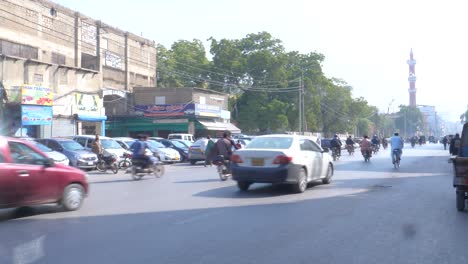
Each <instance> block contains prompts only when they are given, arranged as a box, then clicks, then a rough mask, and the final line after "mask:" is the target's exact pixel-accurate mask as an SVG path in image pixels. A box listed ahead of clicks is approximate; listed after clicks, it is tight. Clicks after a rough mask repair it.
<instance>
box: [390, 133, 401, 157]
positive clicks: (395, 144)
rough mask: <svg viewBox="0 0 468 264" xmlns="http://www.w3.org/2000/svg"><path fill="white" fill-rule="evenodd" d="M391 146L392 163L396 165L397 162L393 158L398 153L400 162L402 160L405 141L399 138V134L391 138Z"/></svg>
mask: <svg viewBox="0 0 468 264" xmlns="http://www.w3.org/2000/svg"><path fill="white" fill-rule="evenodd" d="M390 146H391V151H390V155H391V156H392V163H393V164H395V160H394V157H393V152H394V151H397V158H398V160H401V155H402V154H403V147H404V143H403V139H401V137H400V136H399V134H398V133H397V132H395V134H394V135H393V137H391V138H390Z"/></svg>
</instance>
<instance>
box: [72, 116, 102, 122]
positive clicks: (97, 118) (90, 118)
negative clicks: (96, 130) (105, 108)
mask: <svg viewBox="0 0 468 264" xmlns="http://www.w3.org/2000/svg"><path fill="white" fill-rule="evenodd" d="M77 119H78V120H81V121H86V122H100V121H105V120H107V116H89V115H77Z"/></svg>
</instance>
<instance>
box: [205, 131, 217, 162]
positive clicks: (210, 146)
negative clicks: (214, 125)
mask: <svg viewBox="0 0 468 264" xmlns="http://www.w3.org/2000/svg"><path fill="white" fill-rule="evenodd" d="M206 138H207V139H208V142H207V143H206V148H205V167H206V166H207V165H210V166H213V164H212V162H211V154H212V151H213V147H214V145H215V143H214V142H213V140H211V136H210V135H208V136H207V137H206Z"/></svg>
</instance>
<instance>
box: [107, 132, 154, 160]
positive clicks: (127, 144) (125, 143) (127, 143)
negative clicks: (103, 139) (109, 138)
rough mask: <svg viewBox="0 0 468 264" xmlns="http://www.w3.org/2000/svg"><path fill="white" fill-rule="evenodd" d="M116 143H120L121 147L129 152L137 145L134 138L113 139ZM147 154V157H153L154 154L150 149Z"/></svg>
mask: <svg viewBox="0 0 468 264" xmlns="http://www.w3.org/2000/svg"><path fill="white" fill-rule="evenodd" d="M113 139H114V140H115V141H117V143H119V145H120V146H121V147H122V148H124V149H126V150H128V151H132V150H131V147H132V144H133V143H135V141H137V140H136V139H134V138H130V137H115V138H113ZM145 154H146V155H149V156H150V155H153V152H152V151H151V150H149V149H146V150H145Z"/></svg>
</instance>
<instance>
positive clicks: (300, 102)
mask: <svg viewBox="0 0 468 264" xmlns="http://www.w3.org/2000/svg"><path fill="white" fill-rule="evenodd" d="M299 86H300V87H302V75H301V79H300V83H299ZM298 109H299V133H302V88H300V89H299V104H298Z"/></svg>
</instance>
